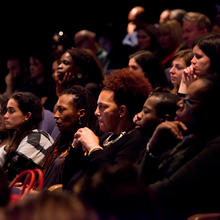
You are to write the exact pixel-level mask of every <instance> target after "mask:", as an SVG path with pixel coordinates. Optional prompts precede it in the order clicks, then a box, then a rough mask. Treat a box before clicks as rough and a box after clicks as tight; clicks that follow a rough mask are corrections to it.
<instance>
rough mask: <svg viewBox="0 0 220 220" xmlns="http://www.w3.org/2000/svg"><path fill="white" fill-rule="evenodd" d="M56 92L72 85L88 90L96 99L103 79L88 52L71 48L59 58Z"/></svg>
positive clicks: (58, 92) (94, 60) (59, 92)
mask: <svg viewBox="0 0 220 220" xmlns="http://www.w3.org/2000/svg"><path fill="white" fill-rule="evenodd" d="M57 73H58V80H57V81H56V91H57V94H58V96H59V95H60V94H61V92H62V91H63V90H64V89H66V88H70V87H72V86H73V85H82V86H85V87H86V88H88V89H89V90H90V91H91V92H92V93H93V94H94V96H95V97H96V98H97V97H98V94H99V92H100V90H101V88H102V82H103V79H104V72H103V68H102V66H101V65H100V63H99V62H98V61H97V59H96V58H95V56H94V54H93V53H92V51H90V50H88V49H87V50H86V49H79V48H71V49H68V50H67V51H66V52H65V53H64V54H63V55H62V56H61V58H60V61H59V65H58V69H57Z"/></svg>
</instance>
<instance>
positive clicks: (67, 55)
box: [60, 52, 72, 60]
mask: <svg viewBox="0 0 220 220" xmlns="http://www.w3.org/2000/svg"><path fill="white" fill-rule="evenodd" d="M60 59H61V60H72V56H71V55H70V54H69V53H68V52H65V53H64V54H63V55H62V56H61V58H60Z"/></svg>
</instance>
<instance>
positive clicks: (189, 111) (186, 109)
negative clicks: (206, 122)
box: [176, 79, 206, 129]
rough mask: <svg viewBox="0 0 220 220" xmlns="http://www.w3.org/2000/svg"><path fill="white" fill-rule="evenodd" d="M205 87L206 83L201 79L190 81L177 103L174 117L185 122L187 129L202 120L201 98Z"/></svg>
mask: <svg viewBox="0 0 220 220" xmlns="http://www.w3.org/2000/svg"><path fill="white" fill-rule="evenodd" d="M205 88H206V84H205V81H204V80H202V79H198V80H196V81H194V82H192V83H191V84H190V86H189V87H188V92H187V96H186V97H185V98H184V99H182V100H180V101H179V102H178V103H177V105H178V110H177V111H176V119H177V120H178V121H182V122H183V123H184V124H186V126H187V127H188V128H189V129H193V128H195V127H196V126H198V124H199V122H201V121H203V120H202V116H201V115H202V114H201V113H202V109H201V99H202V96H203V91H204V89H205Z"/></svg>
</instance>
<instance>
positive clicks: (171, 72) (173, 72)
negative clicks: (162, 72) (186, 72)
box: [170, 66, 175, 74]
mask: <svg viewBox="0 0 220 220" xmlns="http://www.w3.org/2000/svg"><path fill="white" fill-rule="evenodd" d="M170 74H175V68H174V66H172V67H171V68H170Z"/></svg>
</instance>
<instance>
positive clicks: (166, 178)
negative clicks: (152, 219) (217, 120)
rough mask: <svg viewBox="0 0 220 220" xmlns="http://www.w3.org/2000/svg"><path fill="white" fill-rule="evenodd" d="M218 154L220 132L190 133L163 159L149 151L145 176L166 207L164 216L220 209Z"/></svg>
mask: <svg viewBox="0 0 220 220" xmlns="http://www.w3.org/2000/svg"><path fill="white" fill-rule="evenodd" d="M219 158H220V136H217V137H215V138H209V139H207V138H205V137H196V136H193V135H190V136H188V137H186V138H185V139H184V140H183V141H182V142H181V143H179V144H178V145H177V146H176V147H175V148H173V149H172V150H170V152H169V153H167V154H166V155H163V157H162V158H160V159H157V158H151V157H150V156H149V154H148V153H146V155H145V159H144V162H143V167H142V168H143V169H142V176H143V177H144V180H145V183H147V184H149V188H150V189H151V190H152V192H153V193H154V195H155V196H156V198H157V200H158V202H159V203H160V205H161V206H162V207H163V209H164V214H165V217H164V218H163V219H178V220H181V219H186V218H187V217H189V216H190V215H193V214H196V213H200V212H219V211H220V207H219V204H218V202H216V201H218V199H219V197H220V189H219V186H220V175H219V167H220V159H219ZM150 183H151V184H150Z"/></svg>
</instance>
